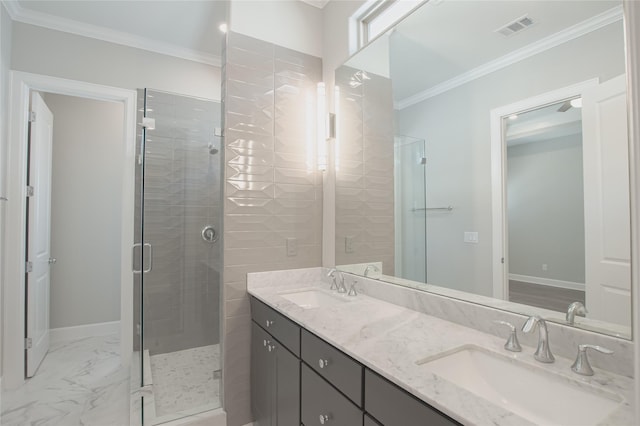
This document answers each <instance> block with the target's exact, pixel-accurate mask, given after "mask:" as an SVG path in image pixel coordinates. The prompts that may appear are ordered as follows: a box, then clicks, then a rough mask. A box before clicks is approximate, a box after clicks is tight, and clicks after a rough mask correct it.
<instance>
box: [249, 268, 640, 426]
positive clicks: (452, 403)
mask: <svg viewBox="0 0 640 426" xmlns="http://www.w3.org/2000/svg"><path fill="white" fill-rule="evenodd" d="M250 275H251V274H250ZM258 281H259V282H258ZM301 283H304V284H301ZM309 288H313V289H314V290H320V291H323V292H326V293H327V294H332V295H334V296H338V297H344V298H346V299H348V300H347V301H346V302H345V303H335V304H334V305H331V306H329V307H322V308H317V309H303V308H301V307H300V306H298V305H296V304H294V303H293V302H290V301H289V300H287V299H285V298H283V297H282V296H281V294H283V293H291V292H295V291H299V290H304V289H309ZM248 292H249V294H251V295H253V296H254V297H256V298H257V299H259V300H261V301H262V302H264V303H266V304H267V305H269V306H271V307H272V308H274V309H276V310H277V311H279V312H280V313H282V314H284V315H285V316H287V317H288V318H290V319H291V320H293V321H294V322H296V323H298V324H299V325H301V326H302V327H304V328H306V329H307V330H309V331H311V332H313V333H314V334H316V335H317V336H319V337H321V338H323V339H324V340H326V341H327V342H329V343H330V344H332V345H333V346H335V347H336V348H338V349H340V350H342V351H343V352H345V353H347V354H348V355H350V356H351V357H353V358H354V359H356V360H357V361H359V362H360V363H362V364H363V365H365V366H366V367H368V368H370V369H371V370H373V371H375V372H377V373H378V374H380V375H382V376H383V377H385V378H387V379H388V380H390V381H391V382H393V383H395V384H397V385H398V386H400V387H401V388H403V389H405V390H406V391H407V392H409V393H411V394H413V395H415V396H416V397H418V398H420V399H422V400H423V401H425V402H427V403H428V404H430V405H432V406H433V407H435V408H436V409H438V410H440V411H441V412H443V413H445V414H447V415H449V416H450V417H452V418H453V419H455V420H457V421H459V422H461V423H463V424H465V425H488V424H492V425H500V426H508V425H518V426H524V425H531V424H533V423H531V422H529V421H528V420H526V419H524V418H522V417H519V416H518V415H516V414H515V413H512V412H510V411H508V410H505V409H504V408H502V407H499V406H497V405H494V404H492V403H491V402H489V401H487V400H485V399H483V398H481V397H479V396H477V395H475V394H473V393H471V392H468V391H467V390H465V389H463V388H461V387H458V386H457V385H455V384H453V383H450V382H448V381H445V380H443V379H441V378H440V377H438V376H436V375H434V374H432V373H429V372H428V371H426V370H425V368H424V367H423V366H420V365H417V364H416V361H419V360H423V359H425V358H428V357H431V356H436V355H439V354H442V353H444V352H447V351H452V350H454V349H456V348H459V347H461V346H464V345H477V346H479V347H482V348H485V349H488V350H490V351H493V352H496V353H498V354H500V355H502V356H505V357H509V358H512V359H517V360H518V361H520V362H522V363H523V364H526V365H528V366H530V367H531V368H533V369H540V368H543V369H545V370H547V371H551V372H553V373H556V374H558V375H560V376H561V377H563V378H565V379H567V380H571V381H573V382H574V383H577V384H578V385H579V386H583V387H595V388H597V389H600V390H605V391H609V392H613V393H615V394H617V395H619V396H621V397H622V398H623V399H624V401H623V402H622V403H621V405H620V408H618V409H617V410H616V411H614V412H613V413H612V414H611V415H610V416H609V417H607V418H606V419H605V420H604V421H602V422H600V423H599V424H601V425H632V424H633V423H634V420H633V416H634V414H633V408H632V407H631V406H630V404H629V401H632V400H633V397H632V395H633V381H632V380H631V379H629V378H627V377H623V376H618V375H616V374H612V373H609V372H607V371H603V370H598V369H596V374H595V375H594V376H592V377H583V376H579V375H577V374H575V373H573V372H572V371H571V369H570V367H571V364H572V363H573V360H569V359H566V358H561V357H556V362H555V363H553V364H545V365H543V364H541V363H539V362H536V361H535V360H534V359H533V352H534V351H535V348H531V347H527V346H524V347H523V351H522V352H520V353H512V352H508V351H506V350H504V349H503V345H504V343H505V339H506V334H505V339H503V338H498V337H496V336H493V335H490V334H485V333H482V332H480V331H478V330H474V329H471V328H468V327H464V326H461V325H458V324H455V323H452V322H449V321H445V320H442V319H439V318H436V317H433V316H430V315H426V314H423V313H419V312H416V311H413V310H411V309H407V308H404V307H401V306H397V305H394V304H391V303H388V302H385V301H382V300H379V299H374V298H372V297H369V296H366V295H363V294H359V295H358V296H356V297H348V296H343V295H339V294H337V293H335V292H331V291H329V290H328V284H327V283H326V282H323V281H321V280H319V279H315V280H309V281H297V284H293V283H286V282H285V283H282V282H280V281H278V280H266V281H265V280H256V279H253V280H252V279H250V280H249V284H248ZM552 347H553V346H552Z"/></svg>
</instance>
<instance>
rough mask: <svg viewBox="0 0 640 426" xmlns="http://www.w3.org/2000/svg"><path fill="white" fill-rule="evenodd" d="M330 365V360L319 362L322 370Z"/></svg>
mask: <svg viewBox="0 0 640 426" xmlns="http://www.w3.org/2000/svg"><path fill="white" fill-rule="evenodd" d="M328 365H329V360H328V359H320V360H318V366H319V367H320V368H325V367H327V366H328Z"/></svg>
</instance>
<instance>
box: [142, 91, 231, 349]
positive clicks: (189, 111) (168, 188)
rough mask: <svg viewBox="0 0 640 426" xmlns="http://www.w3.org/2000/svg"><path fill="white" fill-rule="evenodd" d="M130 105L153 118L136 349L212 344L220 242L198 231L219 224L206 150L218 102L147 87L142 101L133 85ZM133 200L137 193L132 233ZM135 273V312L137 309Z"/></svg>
mask: <svg viewBox="0 0 640 426" xmlns="http://www.w3.org/2000/svg"><path fill="white" fill-rule="evenodd" d="M138 105H146V110H147V117H151V118H154V119H155V120H156V122H155V123H156V126H155V129H153V130H151V129H148V130H147V133H146V144H145V170H144V225H143V226H144V241H145V242H146V243H149V244H151V245H152V247H153V268H152V269H151V271H150V272H148V273H145V274H144V277H143V279H144V292H143V296H142V297H143V301H144V309H143V317H144V318H143V319H144V349H149V351H150V354H151V355H155V354H161V353H167V352H174V351H180V350H183V349H189V348H195V347H200V346H207V345H213V344H217V343H219V342H220V269H221V266H222V262H221V241H220V240H218V241H217V242H215V243H213V244H212V243H208V242H205V241H204V240H203V238H202V237H201V231H202V229H203V227H205V226H206V225H212V226H214V227H215V229H217V230H220V228H221V222H222V220H221V210H222V208H221V194H220V191H221V182H220V179H221V174H220V165H221V160H220V155H219V153H217V154H212V152H215V151H211V150H210V148H209V147H210V146H213V147H216V148H218V149H219V148H220V142H221V141H220V139H221V138H218V137H215V136H214V127H217V126H220V116H221V113H220V109H221V105H220V104H219V103H218V102H213V101H208V100H202V99H196V98H192V97H187V96H181V95H175V94H171V93H164V92H160V91H155V90H150V89H147V99H146V101H145V99H144V91H143V90H140V91H139V93H138ZM139 113H140V114H139V117H138V120H139V121H138V122H141V119H142V117H141V111H139ZM138 130H139V131H140V130H141V128H140V127H139V129H138ZM139 140H140V133H139V137H138V141H139ZM140 170H141V168H140V167H138V168H137V170H136V179H137V182H138V185H137V186H136V188H137V189H138V190H139V189H140V186H139V183H140ZM140 201H141V200H140V193H139V192H137V193H136V214H137V216H136V233H137V234H139V232H140V229H139V226H140V225H141V222H140V220H139V219H140V218H139V212H140ZM137 240H139V238H138V239H137ZM144 257H145V260H144V264H145V266H144V267H148V266H149V263H148V257H147V254H145V256H144ZM137 263H139V262H137ZM137 267H140V266H139V265H137ZM140 277H142V275H140V274H138V275H136V289H137V291H136V292H135V293H134V294H135V296H136V299H135V300H136V303H135V305H134V306H135V309H136V310H135V312H134V314H135V318H139V315H140V314H139V308H140V304H139V300H140V298H139V294H138V292H139V285H140V282H139V279H140ZM134 331H135V330H134Z"/></svg>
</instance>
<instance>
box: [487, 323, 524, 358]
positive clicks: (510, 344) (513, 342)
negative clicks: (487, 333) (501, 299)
mask: <svg viewBox="0 0 640 426" xmlns="http://www.w3.org/2000/svg"><path fill="white" fill-rule="evenodd" d="M494 323H496V324H501V325H506V326H507V327H509V329H510V330H511V333H509V338H508V339H507V343H505V344H504V348H505V349H506V350H508V351H511V352H522V346H520V342H518V332H517V331H516V327H515V326H514V325H513V324H511V323H510V322H507V321H494Z"/></svg>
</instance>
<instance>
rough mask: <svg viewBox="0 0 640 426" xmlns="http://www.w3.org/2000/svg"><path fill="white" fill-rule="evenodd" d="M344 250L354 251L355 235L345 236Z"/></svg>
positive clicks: (347, 251)
mask: <svg viewBox="0 0 640 426" xmlns="http://www.w3.org/2000/svg"><path fill="white" fill-rule="evenodd" d="M344 252H345V253H353V236H351V235H349V236H346V237H344Z"/></svg>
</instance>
